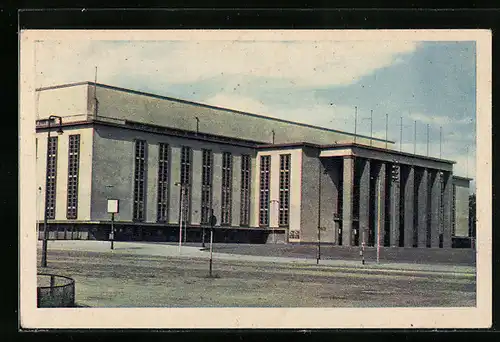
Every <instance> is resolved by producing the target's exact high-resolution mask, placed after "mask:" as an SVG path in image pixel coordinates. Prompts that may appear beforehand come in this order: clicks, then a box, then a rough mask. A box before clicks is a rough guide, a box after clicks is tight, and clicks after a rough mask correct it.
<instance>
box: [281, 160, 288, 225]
mask: <svg viewBox="0 0 500 342" xmlns="http://www.w3.org/2000/svg"><path fill="white" fill-rule="evenodd" d="M279 207H280V213H279V225H280V226H283V227H287V226H288V223H289V217H290V215H289V211H290V155H289V154H282V155H280V203H279Z"/></svg>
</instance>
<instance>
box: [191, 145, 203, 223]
mask: <svg viewBox="0 0 500 342" xmlns="http://www.w3.org/2000/svg"><path fill="white" fill-rule="evenodd" d="M202 164H203V152H202V151H201V150H198V149H193V163H192V165H193V166H192V175H193V176H192V178H191V179H192V181H191V182H192V184H191V223H192V224H196V225H198V224H200V222H201V175H202Z"/></svg>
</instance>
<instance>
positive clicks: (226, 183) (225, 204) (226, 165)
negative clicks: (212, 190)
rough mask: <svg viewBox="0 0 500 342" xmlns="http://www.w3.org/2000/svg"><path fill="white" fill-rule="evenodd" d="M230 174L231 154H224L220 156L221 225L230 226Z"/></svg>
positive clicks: (231, 166)
mask: <svg viewBox="0 0 500 342" xmlns="http://www.w3.org/2000/svg"><path fill="white" fill-rule="evenodd" d="M232 174H233V157H232V155H231V153H229V152H224V153H223V154H222V203H221V204H222V205H221V208H222V211H221V225H230V224H231V207H232V206H231V198H232V191H233V189H232V188H233V187H232V185H233V184H232V183H233V182H232Z"/></svg>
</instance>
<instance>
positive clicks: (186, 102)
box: [35, 81, 395, 144]
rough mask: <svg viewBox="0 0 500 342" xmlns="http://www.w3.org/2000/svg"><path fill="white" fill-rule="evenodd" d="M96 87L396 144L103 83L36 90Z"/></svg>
mask: <svg viewBox="0 0 500 342" xmlns="http://www.w3.org/2000/svg"><path fill="white" fill-rule="evenodd" d="M84 84H87V85H96V86H99V87H102V88H108V89H113V90H118V91H123V92H127V93H131V94H136V95H142V96H148V97H154V98H158V99H162V100H169V101H175V102H180V103H185V104H190V105H195V106H200V107H205V108H211V109H217V110H223V111H226V112H231V113H236V114H242V115H248V116H253V117H258V118H262V119H267V120H273V121H278V122H283V123H288V124H293V125H298V126H303V127H309V128H314V129H319V130H323V131H327V132H335V133H340V134H345V135H348V136H352V137H354V136H357V137H359V138H365V139H372V140H374V141H379V142H386V141H387V142H388V143H391V144H394V143H395V141H393V140H385V139H381V138H376V137H369V136H366V135H361V134H354V133H351V132H345V131H341V130H337V129H332V128H326V127H321V126H315V125H310V124H305V123H301V122H295V121H289V120H285V119H278V118H273V117H270V116H265V115H261V114H255V113H249V112H244V111H240V110H236V109H230V108H224V107H217V106H213V105H208V104H204V103H199V102H194V101H189V100H183V99H178V98H174V97H169V96H163V95H158V94H152V93H147V92H143V91H138V90H133V89H127V88H121V87H116V86H111V85H107V84H103V83H95V82H91V81H84V82H76V83H67V84H60V85H54V86H49V87H42V88H37V89H35V90H36V91H44V90H51V89H59V88H66V87H74V86H79V85H84Z"/></svg>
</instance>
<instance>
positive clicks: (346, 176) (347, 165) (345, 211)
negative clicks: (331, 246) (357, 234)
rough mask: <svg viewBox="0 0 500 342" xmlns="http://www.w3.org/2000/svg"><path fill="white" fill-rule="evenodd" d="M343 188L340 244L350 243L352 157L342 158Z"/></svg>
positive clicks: (352, 179) (348, 244)
mask: <svg viewBox="0 0 500 342" xmlns="http://www.w3.org/2000/svg"><path fill="white" fill-rule="evenodd" d="M343 163H344V167H343V189H342V245H343V246H351V245H352V219H353V217H352V201H353V195H354V194H353V190H354V188H353V186H354V157H353V156H345V157H344V158H343Z"/></svg>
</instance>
